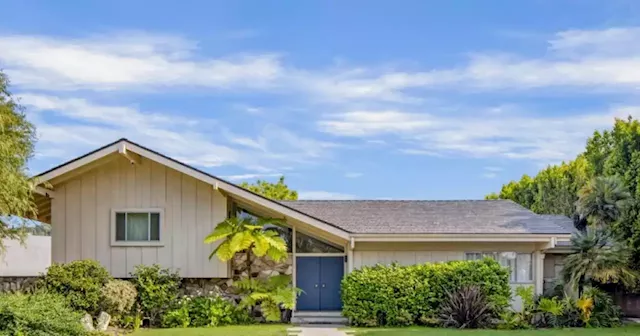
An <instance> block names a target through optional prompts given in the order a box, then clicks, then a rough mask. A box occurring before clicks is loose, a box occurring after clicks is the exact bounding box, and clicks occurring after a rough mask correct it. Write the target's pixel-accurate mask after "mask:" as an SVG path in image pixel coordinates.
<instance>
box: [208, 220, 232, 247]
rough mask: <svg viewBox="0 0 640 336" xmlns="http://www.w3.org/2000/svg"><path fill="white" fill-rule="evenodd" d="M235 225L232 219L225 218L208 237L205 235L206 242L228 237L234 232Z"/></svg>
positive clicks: (209, 242)
mask: <svg viewBox="0 0 640 336" xmlns="http://www.w3.org/2000/svg"><path fill="white" fill-rule="evenodd" d="M233 231H234V225H233V224H232V222H230V220H228V219H227V220H225V221H223V222H221V223H219V224H218V225H217V226H216V228H215V229H214V230H213V232H211V233H210V234H209V235H208V236H207V237H205V239H204V242H205V243H206V244H211V243H214V242H216V241H218V240H220V239H222V238H226V237H228V236H230V235H231V234H233Z"/></svg>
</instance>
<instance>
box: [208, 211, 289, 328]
mask: <svg viewBox="0 0 640 336" xmlns="http://www.w3.org/2000/svg"><path fill="white" fill-rule="evenodd" d="M280 225H282V223H281V221H280V220H277V219H268V218H258V217H253V216H247V217H233V218H229V219H226V220H224V221H222V222H220V223H218V225H217V226H216V228H215V229H214V230H213V232H212V233H211V234H209V235H208V236H207V237H206V238H205V240H204V241H205V243H207V244H211V243H214V242H217V241H220V240H222V243H220V245H218V247H216V248H215V249H214V250H213V252H211V255H209V259H211V258H213V257H214V256H216V257H217V258H218V259H220V260H222V261H229V260H231V259H232V258H233V257H234V256H235V254H236V253H242V252H244V253H246V259H247V260H246V264H245V265H246V271H247V278H245V279H240V280H238V281H235V282H234V287H236V288H237V289H238V290H239V291H240V293H239V294H241V295H243V299H242V302H241V303H242V304H243V305H244V306H247V307H250V308H251V311H252V312H253V307H255V306H256V305H260V306H261V307H262V310H263V313H264V316H265V318H266V319H267V320H269V321H277V320H279V319H280V314H279V313H280V306H282V307H284V308H286V309H292V308H293V305H295V298H296V293H297V291H298V290H297V289H295V288H292V287H290V282H291V279H290V277H288V276H280V277H277V279H267V280H266V281H264V280H259V279H253V278H252V272H251V264H252V263H253V261H252V260H251V254H254V255H256V256H257V257H264V256H266V257H268V258H269V259H272V260H273V261H276V262H280V261H283V260H285V259H287V257H288V254H287V243H286V242H285V241H284V239H282V237H280V235H279V233H278V231H277V230H276V229H275V228H274V227H278V226H280ZM284 278H287V279H288V280H284Z"/></svg>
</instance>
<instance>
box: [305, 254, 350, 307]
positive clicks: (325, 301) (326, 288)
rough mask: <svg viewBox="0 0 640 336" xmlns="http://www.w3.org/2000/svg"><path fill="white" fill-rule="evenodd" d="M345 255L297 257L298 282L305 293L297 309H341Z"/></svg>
mask: <svg viewBox="0 0 640 336" xmlns="http://www.w3.org/2000/svg"><path fill="white" fill-rule="evenodd" d="M343 275H344V257H297V260H296V282H297V286H298V288H300V289H302V290H303V293H302V294H300V296H299V297H298V302H297V305H296V309H297V310H307V311H308V310H312V311H323V310H325V311H326V310H341V309H342V300H340V281H341V280H342V277H343Z"/></svg>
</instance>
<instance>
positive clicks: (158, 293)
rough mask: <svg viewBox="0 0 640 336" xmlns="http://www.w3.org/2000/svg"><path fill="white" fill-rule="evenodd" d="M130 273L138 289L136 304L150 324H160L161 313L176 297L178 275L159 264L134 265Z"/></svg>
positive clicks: (178, 281)
mask: <svg viewBox="0 0 640 336" xmlns="http://www.w3.org/2000/svg"><path fill="white" fill-rule="evenodd" d="M131 275H132V277H133V278H132V281H133V284H134V285H135V287H136V290H137V291H138V305H139V306H140V310H141V311H142V314H143V316H144V317H145V318H148V319H149V324H150V325H151V326H158V325H160V322H161V320H160V318H161V315H162V314H163V313H165V312H167V311H168V310H169V309H170V308H171V305H172V304H173V303H174V302H175V301H176V299H177V298H178V292H179V289H180V276H179V275H178V273H177V272H175V271H172V270H170V269H166V268H161V267H160V266H159V265H153V266H143V265H140V266H136V268H135V270H134V272H133V273H132V274H131Z"/></svg>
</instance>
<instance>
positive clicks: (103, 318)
mask: <svg viewBox="0 0 640 336" xmlns="http://www.w3.org/2000/svg"><path fill="white" fill-rule="evenodd" d="M109 322H111V315H109V314H107V313H105V312H101V313H100V315H99V316H98V320H97V321H96V330H98V331H106V330H107V328H108V327H109Z"/></svg>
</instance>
